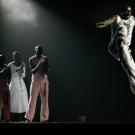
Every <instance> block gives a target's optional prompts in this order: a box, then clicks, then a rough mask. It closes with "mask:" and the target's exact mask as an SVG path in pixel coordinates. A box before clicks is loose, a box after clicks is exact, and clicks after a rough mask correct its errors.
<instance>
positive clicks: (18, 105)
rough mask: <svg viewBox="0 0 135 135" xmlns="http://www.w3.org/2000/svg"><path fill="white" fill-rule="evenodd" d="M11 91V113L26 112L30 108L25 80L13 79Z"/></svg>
mask: <svg viewBox="0 0 135 135" xmlns="http://www.w3.org/2000/svg"><path fill="white" fill-rule="evenodd" d="M9 90H10V105H11V112H12V113H23V112H26V109H27V106H28V93H27V89H26V85H25V83H24V80H23V79H22V78H12V79H11V83H10V87H9Z"/></svg>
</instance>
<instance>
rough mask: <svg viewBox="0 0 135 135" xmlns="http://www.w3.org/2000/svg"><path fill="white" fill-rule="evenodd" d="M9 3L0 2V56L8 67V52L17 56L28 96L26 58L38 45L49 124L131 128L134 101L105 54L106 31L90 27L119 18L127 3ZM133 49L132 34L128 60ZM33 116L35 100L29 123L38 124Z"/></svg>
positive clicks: (66, 0)
mask: <svg viewBox="0 0 135 135" xmlns="http://www.w3.org/2000/svg"><path fill="white" fill-rule="evenodd" d="M11 1H16V2H17V1H18V3H17V4H16V5H15V3H10V0H0V10H1V12H0V14H1V19H0V28H1V29H0V52H1V53H4V54H5V55H6V56H7V63H8V62H10V61H11V53H12V51H14V50H18V51H20V53H21V55H22V59H23V60H24V61H25V63H26V68H27V72H26V78H25V82H26V85H27V88H28V93H29V86H30V81H31V80H30V79H31V73H30V70H29V66H28V58H29V57H30V56H32V55H33V54H34V46H35V45H36V44H42V46H43V48H44V54H45V55H47V56H48V59H49V68H50V70H49V81H50V92H49V108H50V118H49V121H50V122H76V121H78V117H79V116H86V117H87V121H88V122H97V123H99V122H110V123H111V122H135V115H134V114H135V95H133V94H132V93H131V91H130V87H129V82H128V79H127V76H126V73H125V72H124V70H123V69H122V66H121V65H120V63H118V62H117V61H116V60H115V59H113V58H112V57H111V56H110V55H109V53H108V51H107V45H108V43H109V41H110V34H111V33H110V27H108V28H104V29H101V30H98V29H96V27H95V24H96V22H98V21H101V20H104V19H106V18H108V17H111V16H112V15H113V14H117V13H119V12H120V9H121V8H122V6H124V5H125V4H126V3H127V1H124V0H117V1H114V0H108V1H105V0H102V2H101V1H99V0H91V1H89V2H88V1H86V0H83V1H80V2H79V1H78V2H77V1H75V0H72V1H71V0H23V1H22V0H20V3H19V0H11ZM6 2H7V5H8V6H6ZM94 3H95V4H94ZM130 3H131V4H133V1H130ZM19 4H20V5H19ZM133 8H134V7H133ZM134 43H135V36H134V33H133V41H132V46H131V48H132V49H133V55H134V52H135V49H134ZM39 110H40V99H39V98H38V103H37V110H36V115H35V119H34V121H39Z"/></svg>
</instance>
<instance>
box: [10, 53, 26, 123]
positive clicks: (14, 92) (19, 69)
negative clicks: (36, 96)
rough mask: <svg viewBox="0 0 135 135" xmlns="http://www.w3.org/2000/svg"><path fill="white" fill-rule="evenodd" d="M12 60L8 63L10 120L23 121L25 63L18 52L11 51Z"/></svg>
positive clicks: (24, 109)
mask: <svg viewBox="0 0 135 135" xmlns="http://www.w3.org/2000/svg"><path fill="white" fill-rule="evenodd" d="M12 57H13V62H11V63H9V66H10V68H11V82H10V87H9V89H10V105H11V121H13V122H14V121H18V122H19V121H23V120H24V114H25V112H26V109H27V105H28V94H27V89H26V85H25V83H24V80H23V78H24V77H25V63H24V62H22V61H21V58H20V54H19V52H16V51H15V52H13V53H12Z"/></svg>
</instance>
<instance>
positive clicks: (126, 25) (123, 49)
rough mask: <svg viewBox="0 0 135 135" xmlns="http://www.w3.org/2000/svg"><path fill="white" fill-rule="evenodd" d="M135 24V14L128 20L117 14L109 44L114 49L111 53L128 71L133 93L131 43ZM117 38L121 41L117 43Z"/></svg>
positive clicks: (134, 66) (134, 83) (134, 71)
mask: <svg viewBox="0 0 135 135" xmlns="http://www.w3.org/2000/svg"><path fill="white" fill-rule="evenodd" d="M134 26H135V19H134V17H133V16H130V17H129V19H127V20H124V19H122V18H121V17H120V16H117V20H116V23H114V24H113V26H112V35H111V36H112V37H111V42H110V44H109V46H110V47H111V48H113V49H114V50H113V49H112V50H109V52H110V54H111V55H112V56H114V57H115V58H116V59H117V60H119V61H120V62H121V64H122V66H123V68H124V70H125V71H126V73H127V76H128V79H129V81H130V87H131V91H132V93H133V94H135V62H134V59H133V57H132V55H131V50H130V48H129V46H130V44H131V39H132V32H133V28H134ZM117 39H121V43H119V44H117ZM112 46H113V47H112ZM119 51H120V52H119ZM119 53H121V54H120V56H121V57H119Z"/></svg>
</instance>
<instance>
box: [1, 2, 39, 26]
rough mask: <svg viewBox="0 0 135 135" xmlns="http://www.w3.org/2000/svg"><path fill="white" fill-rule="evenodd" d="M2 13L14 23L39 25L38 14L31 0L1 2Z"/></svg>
mask: <svg viewBox="0 0 135 135" xmlns="http://www.w3.org/2000/svg"><path fill="white" fill-rule="evenodd" d="M0 2H1V6H2V13H3V14H4V16H5V17H7V19H9V20H10V21H12V23H15V24H16V23H20V22H21V23H22V22H28V23H29V22H30V23H33V24H36V23H37V19H36V18H37V17H36V16H37V13H36V11H35V10H34V8H33V5H32V1H31V0H0Z"/></svg>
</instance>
